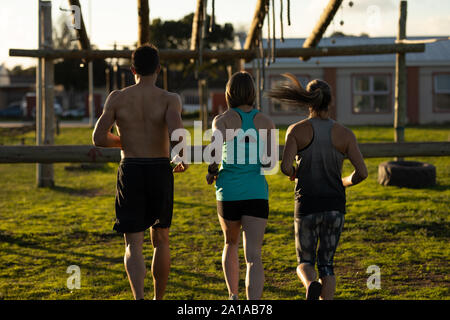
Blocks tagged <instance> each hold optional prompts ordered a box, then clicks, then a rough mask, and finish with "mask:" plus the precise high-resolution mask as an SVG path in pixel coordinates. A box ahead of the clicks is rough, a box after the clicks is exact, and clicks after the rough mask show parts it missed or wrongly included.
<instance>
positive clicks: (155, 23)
mask: <svg viewBox="0 0 450 320" xmlns="http://www.w3.org/2000/svg"><path fill="white" fill-rule="evenodd" d="M193 19H194V14H193V13H190V14H188V15H186V16H184V17H183V18H181V19H180V20H177V21H175V20H168V21H163V20H161V19H160V18H156V19H153V20H152V23H151V24H150V42H151V43H152V44H154V45H156V46H157V47H158V48H159V49H189V48H190V43H191V33H192V22H193ZM209 25H210V17H209V16H208V17H207V19H206V30H209ZM234 37H235V34H234V29H233V25H232V24H231V23H225V24H223V25H219V24H215V25H214V26H213V28H212V32H208V31H207V32H206V34H205V37H204V39H203V43H204V48H205V49H226V48H229V49H231V48H233V45H234ZM232 63H233V61H224V60H221V61H219V60H210V61H203V64H202V66H201V68H200V69H199V71H200V72H204V73H206V74H207V76H208V78H209V79H210V80H211V81H210V85H217V86H222V85H225V82H226V80H227V72H226V66H227V65H230V64H232ZM166 65H167V66H169V69H170V70H171V72H170V74H169V78H170V81H169V87H170V88H171V89H178V90H179V89H181V88H184V87H186V86H190V85H191V84H195V81H194V80H195V79H194V71H195V69H196V68H197V66H196V64H195V63H192V62H191V61H189V60H182V61H176V62H175V61H171V62H170V63H167V64H166Z"/></svg>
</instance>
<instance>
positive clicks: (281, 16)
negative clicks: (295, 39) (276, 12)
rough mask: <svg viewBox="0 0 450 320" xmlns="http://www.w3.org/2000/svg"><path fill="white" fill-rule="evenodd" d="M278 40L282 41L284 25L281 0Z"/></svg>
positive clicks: (281, 2)
mask: <svg viewBox="0 0 450 320" xmlns="http://www.w3.org/2000/svg"><path fill="white" fill-rule="evenodd" d="M280 32H281V36H280V40H281V42H284V26H283V0H280Z"/></svg>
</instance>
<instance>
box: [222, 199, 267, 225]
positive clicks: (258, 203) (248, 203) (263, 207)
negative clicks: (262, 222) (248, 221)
mask: <svg viewBox="0 0 450 320" xmlns="http://www.w3.org/2000/svg"><path fill="white" fill-rule="evenodd" d="M217 213H218V214H219V215H220V216H221V217H222V218H224V219H225V220H231V221H237V220H241V218H242V216H244V215H245V216H251V217H256V218H263V219H267V218H268V217H269V201H268V200H264V199H251V200H237V201H217Z"/></svg>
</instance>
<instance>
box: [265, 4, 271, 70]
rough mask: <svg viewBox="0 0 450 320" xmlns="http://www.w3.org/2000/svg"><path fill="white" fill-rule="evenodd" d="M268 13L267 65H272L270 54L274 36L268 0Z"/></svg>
mask: <svg viewBox="0 0 450 320" xmlns="http://www.w3.org/2000/svg"><path fill="white" fill-rule="evenodd" d="M266 15H267V60H266V65H267V66H270V54H271V52H272V49H271V41H272V40H271V39H272V37H271V36H270V1H267V4H266Z"/></svg>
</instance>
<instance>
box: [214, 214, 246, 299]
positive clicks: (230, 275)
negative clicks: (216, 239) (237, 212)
mask: <svg viewBox="0 0 450 320" xmlns="http://www.w3.org/2000/svg"><path fill="white" fill-rule="evenodd" d="M219 222H220V226H221V227H222V231H223V235H224V238H225V239H224V240H225V241H224V242H225V243H224V247H223V253H222V268H223V273H224V276H225V282H226V284H227V288H228V294H229V295H230V297H231V296H232V295H236V296H237V295H238V294H239V237H240V232H241V221H239V220H238V221H231V220H225V219H224V218H222V217H221V216H220V215H219Z"/></svg>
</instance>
